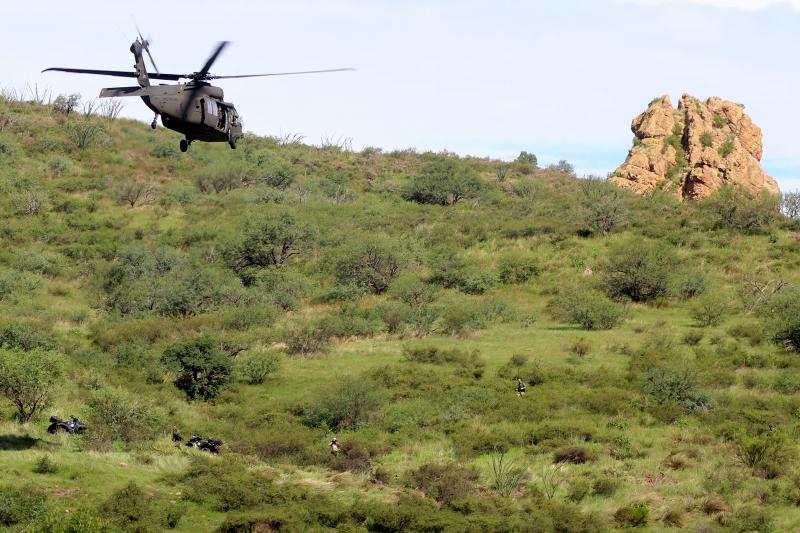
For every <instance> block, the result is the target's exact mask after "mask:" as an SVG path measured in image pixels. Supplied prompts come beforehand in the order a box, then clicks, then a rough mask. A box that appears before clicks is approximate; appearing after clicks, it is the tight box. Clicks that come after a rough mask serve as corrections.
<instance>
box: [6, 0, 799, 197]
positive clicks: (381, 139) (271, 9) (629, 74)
mask: <svg viewBox="0 0 800 533" xmlns="http://www.w3.org/2000/svg"><path fill="white" fill-rule="evenodd" d="M0 2H2V5H3V19H4V21H5V22H6V23H5V24H4V28H3V29H4V31H3V37H2V40H3V41H4V44H5V51H4V53H3V57H2V59H0V65H2V68H3V73H4V74H3V76H2V79H1V80H0V87H3V88H6V89H9V88H10V89H16V90H23V89H25V88H26V87H38V88H39V89H40V90H47V91H50V92H51V93H52V94H53V95H56V94H59V93H75V92H77V93H80V94H82V95H83V96H84V98H86V99H89V98H93V97H96V96H97V94H98V93H99V90H100V88H102V87H114V86H120V85H128V84H130V82H132V81H134V80H132V79H126V78H108V77H99V76H80V75H74V74H66V73H45V74H42V73H41V72H40V71H41V70H42V69H44V68H46V67H52V66H59V67H83V68H98V69H113V70H127V69H132V64H133V56H132V55H131V53H130V52H129V50H128V47H129V46H130V43H131V41H132V40H133V39H134V38H135V36H136V29H135V25H134V22H133V20H134V19H135V21H136V23H137V24H138V25H139V27H140V28H141V30H142V32H143V33H144V34H145V36H150V40H151V43H152V44H151V52H152V53H153V56H154V58H155V60H156V63H157V65H158V67H159V69H160V70H161V72H174V73H189V72H193V71H196V70H199V69H200V67H201V66H202V64H203V63H204V62H205V59H206V57H207V56H208V55H209V54H210V52H211V51H212V49H213V48H214V46H215V44H216V42H218V41H221V40H230V41H232V44H231V45H230V46H229V47H228V48H227V49H226V50H225V52H224V53H223V54H222V55H221V56H220V58H219V60H218V61H217V62H216V63H215V64H214V66H213V68H212V69H211V73H212V74H218V75H232V74H249V73H262V72H282V71H293V70H308V69H323V68H337V67H353V68H356V69H357V71H356V72H344V73H336V74H322V75H312V76H296V77H282V78H255V79H244V80H224V83H219V85H221V86H222V87H223V89H224V90H225V96H226V100H228V101H231V102H233V103H234V104H235V105H236V108H237V110H238V111H239V113H240V115H241V116H242V117H243V119H244V123H245V129H246V131H251V132H253V133H256V134H258V135H287V134H299V135H303V136H304V137H305V141H306V142H308V143H311V144H319V143H321V142H323V141H330V140H334V141H337V140H340V141H345V140H347V141H349V142H352V145H353V147H354V148H356V149H359V148H362V147H365V146H376V147H381V148H383V149H385V150H392V149H404V148H416V149H417V150H433V151H440V150H448V151H451V152H456V153H459V154H462V155H473V156H480V157H484V156H488V157H493V158H500V159H507V160H508V159H513V158H514V157H515V156H516V155H517V154H518V153H519V152H520V151H521V150H526V151H528V152H533V153H535V154H536V155H537V156H538V157H539V161H540V163H541V164H549V163H555V162H557V161H559V160H561V159H566V160H568V161H570V162H571V163H572V164H573V165H574V166H575V168H576V170H577V172H578V174H579V175H583V174H599V175H605V174H607V173H608V172H610V171H612V170H614V168H616V166H618V165H619V164H620V163H621V162H622V161H623V160H624V159H625V156H626V154H627V152H628V150H629V149H630V147H631V140H632V133H631V131H630V123H631V120H632V119H633V117H634V116H635V115H637V114H638V113H640V112H641V111H643V110H644V108H645V107H646V106H647V103H648V102H649V101H650V100H652V99H653V98H654V97H656V96H660V95H662V94H668V95H670V97H671V98H672V100H673V104H677V101H678V99H679V98H680V96H681V94H683V93H684V92H688V93H690V94H692V95H694V96H697V97H699V98H701V99H705V98H707V97H709V96H712V95H715V96H721V97H723V98H725V99H727V100H732V101H735V102H740V103H743V104H745V106H746V111H747V112H748V114H750V116H751V118H752V119H753V121H754V122H755V123H756V124H758V125H759V126H760V127H761V128H762V130H763V132H764V156H763V159H762V164H763V165H764V167H765V168H766V169H767V171H768V172H770V173H771V174H772V175H773V176H775V178H776V179H777V180H778V182H779V184H780V186H781V188H782V189H783V190H794V189H798V188H800V152H798V150H797V147H798V146H800V106H798V105H796V101H797V100H798V99H799V98H800V91H798V89H800V70H798V68H797V66H798V55H800V54H799V52H800V40H798V39H797V35H800V32H798V29H800V0H560V1H558V2H554V1H550V0H528V1H522V0H518V1H517V0H491V1H490V0H459V1H455V0H402V1H398V0H324V1H323V0H292V1H291V2H287V1H280V2H278V1H274V0H228V1H222V0H217V1H207V0H191V1H190V0H169V1H165V0H160V1H152V0H137V1H136V2H129V1H125V2H122V1H118V0H103V1H100V0H88V1H73V2H63V1H62V0H58V1H55V0H38V1H36V2H20V1H17V0H0ZM123 115H124V116H127V117H131V118H136V119H140V120H144V121H147V122H149V121H150V120H151V119H152V114H151V113H150V111H149V110H148V109H147V108H146V107H145V106H144V104H143V103H142V102H141V101H140V100H138V99H133V98H129V99H126V100H125V108H124V110H123ZM197 147H198V145H195V146H193V147H192V150H195V149H196V148H197Z"/></svg>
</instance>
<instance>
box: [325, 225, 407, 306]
mask: <svg viewBox="0 0 800 533" xmlns="http://www.w3.org/2000/svg"><path fill="white" fill-rule="evenodd" d="M406 262H407V259H406V256H405V250H403V249H402V247H401V246H400V245H399V244H398V243H397V242H395V241H393V240H390V239H388V238H370V239H368V240H366V239H365V240H363V241H358V242H354V243H351V244H350V245H348V246H345V247H344V248H342V249H341V250H340V251H339V253H338V254H337V256H336V261H335V264H334V274H335V275H336V280H337V281H338V282H339V284H340V285H345V286H346V285H355V286H357V287H360V288H362V289H366V290H368V291H370V292H373V293H376V294H379V293H382V292H384V291H385V290H386V289H387V288H389V285H390V284H391V283H392V281H393V280H394V279H395V278H396V277H397V275H398V274H400V271H401V270H402V268H403V266H404V265H405V263H406Z"/></svg>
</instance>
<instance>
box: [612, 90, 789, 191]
mask: <svg viewBox="0 0 800 533" xmlns="http://www.w3.org/2000/svg"><path fill="white" fill-rule="evenodd" d="M631 130H632V131H633V133H634V135H635V136H636V137H635V138H634V143H633V148H631V151H630V153H629V154H628V158H627V159H626V160H625V162H624V163H623V164H622V165H621V166H620V167H619V168H618V169H617V170H616V171H614V174H613V175H612V176H611V178H610V181H611V182H612V183H614V184H616V185H618V186H620V187H624V188H627V189H630V190H632V191H634V192H636V193H639V194H650V193H652V192H654V191H656V190H667V191H670V190H672V191H675V194H676V195H677V196H678V197H679V198H680V199H681V200H686V199H696V198H705V197H707V196H709V195H710V194H711V193H713V192H714V191H715V190H717V189H718V188H720V187H721V186H722V185H724V184H726V183H730V184H734V185H738V186H741V187H744V188H746V189H747V190H748V191H750V192H751V193H753V194H758V193H760V192H762V191H766V192H769V193H775V194H777V193H778V192H780V190H779V189H778V184H777V183H776V182H775V180H774V179H773V178H772V177H771V176H769V174H767V173H766V172H764V169H762V168H761V164H760V163H759V161H760V160H761V150H762V146H761V128H759V127H758V126H756V125H755V124H753V121H752V120H750V117H748V116H747V114H746V113H745V112H744V110H743V108H742V106H741V105H739V104H735V103H733V102H728V101H726V100H723V99H721V98H718V97H716V96H714V97H711V98H709V99H708V100H706V101H705V102H701V101H700V100H698V99H697V98H695V97H693V96H690V95H688V94H684V95H683V97H681V101H680V102H679V103H678V108H677V109H674V108H673V107H672V102H671V101H670V99H669V96H662V97H661V98H656V99H655V100H653V101H652V102H650V105H649V106H648V108H647V110H646V111H645V112H644V113H642V114H641V115H639V116H637V117H636V118H635V119H633V122H632V124H631Z"/></svg>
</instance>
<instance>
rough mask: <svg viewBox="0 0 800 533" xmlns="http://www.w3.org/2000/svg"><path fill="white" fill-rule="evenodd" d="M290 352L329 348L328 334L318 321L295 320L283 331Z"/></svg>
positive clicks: (316, 350)
mask: <svg viewBox="0 0 800 533" xmlns="http://www.w3.org/2000/svg"><path fill="white" fill-rule="evenodd" d="M283 337H284V341H285V342H286V351H287V352H288V353H290V354H303V355H307V354H312V353H317V352H325V351H328V349H330V339H331V338H330V335H329V334H328V333H327V332H326V331H325V329H324V328H323V327H322V326H321V324H320V323H319V322H308V321H303V322H295V323H294V324H292V325H290V326H289V327H288V328H287V329H286V331H284V333H283Z"/></svg>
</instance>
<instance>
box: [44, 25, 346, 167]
mask: <svg viewBox="0 0 800 533" xmlns="http://www.w3.org/2000/svg"><path fill="white" fill-rule="evenodd" d="M228 44H230V42H229V41H222V42H220V43H218V44H217V47H216V48H215V49H214V52H213V53H212V54H211V55H210V56H209V58H208V60H206V62H205V64H204V65H203V67H202V68H201V69H200V70H198V71H197V72H192V73H191V74H166V73H162V72H159V70H158V67H156V63H155V61H154V60H153V56H152V55H151V54H150V43H149V41H148V40H147V39H145V38H144V37H142V34H141V32H139V36H138V37H137V38H136V40H135V41H134V42H133V44H131V47H130V50H131V53H132V54H133V57H134V58H135V59H136V63H135V64H134V66H133V68H134V69H135V71H134V72H127V71H120V70H97V69H81V68H61V67H51V68H47V69H44V70H43V71H42V72H49V71H59V72H73V73H76V74H98V75H101V76H119V77H124V78H136V80H137V81H138V82H139V86H138V87H111V88H106V89H102V90H101V91H100V97H101V98H107V97H118V96H140V97H141V98H142V101H143V102H144V103H145V105H146V106H147V107H149V108H150V109H151V110H152V111H153V112H154V113H155V116H154V117H153V122H152V123H151V124H150V127H151V128H153V129H155V128H156V121H157V120H158V117H159V116H161V123H162V124H163V125H164V127H166V128H169V129H171V130H175V131H177V132H179V133H182V134H184V135H185V136H186V138H185V139H181V142H180V149H181V152H185V151H186V150H188V149H189V146H190V145H191V144H192V142H193V141H205V142H227V143H228V144H229V145H230V147H231V148H233V149H235V148H236V142H237V141H238V140H239V139H241V138H242V135H243V133H242V119H241V117H240V116H239V113H238V112H237V111H236V108H235V107H234V106H233V104H232V103H231V102H226V101H225V95H224V93H223V91H222V88H220V87H215V86H213V85H211V84H210V83H208V82H209V80H218V79H231V78H258V77H264V76H291V75H296V74H320V73H328V72H343V71H348V70H355V69H352V68H336V69H327V70H306V71H301V72H275V73H269V74H242V75H236V76H212V75H211V74H209V72H208V71H209V69H210V68H211V66H212V65H213V64H214V62H215V61H216V60H217V58H218V57H219V55H220V54H221V53H222V51H223V50H224V49H225V47H226V46H228ZM142 52H145V53H147V56H148V57H149V58H150V63H151V64H152V65H153V69H155V73H148V72H147V69H146V68H145V63H144V59H143V55H142ZM151 79H154V80H171V81H179V80H181V79H185V80H189V81H187V82H186V83H178V84H177V85H170V84H159V85H150V80H151Z"/></svg>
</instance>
